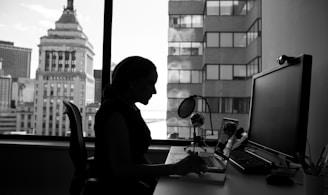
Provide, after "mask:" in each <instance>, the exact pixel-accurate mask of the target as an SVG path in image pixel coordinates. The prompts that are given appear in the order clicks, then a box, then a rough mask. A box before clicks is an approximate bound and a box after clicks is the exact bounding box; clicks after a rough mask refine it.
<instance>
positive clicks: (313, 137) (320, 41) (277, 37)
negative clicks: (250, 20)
mask: <svg viewBox="0 0 328 195" xmlns="http://www.w3.org/2000/svg"><path fill="white" fill-rule="evenodd" d="M327 8H328V1H326V0H314V1H309V0H262V35H263V36H262V41H263V45H262V55H263V58H262V60H263V61H262V62H263V69H265V68H268V67H269V66H270V65H274V64H276V58H277V57H279V56H280V55H282V54H285V55H289V56H299V55H300V54H303V53H305V54H310V55H312V56H313V61H312V81H311V95H310V96H311V97H310V98H311V99H310V109H309V123H308V140H309V143H310V146H311V153H312V155H313V156H314V159H317V157H318V155H319V153H320V151H321V148H322V147H323V146H324V145H325V144H327V143H328V131H327V121H328V87H327V84H328V55H327V51H328V49H327V43H328V22H327V18H328V12H327Z"/></svg>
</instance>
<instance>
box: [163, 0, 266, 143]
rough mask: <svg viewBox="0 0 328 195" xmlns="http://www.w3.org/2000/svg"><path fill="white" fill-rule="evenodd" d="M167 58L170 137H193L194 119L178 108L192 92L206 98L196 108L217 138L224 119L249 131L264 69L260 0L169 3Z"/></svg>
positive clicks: (205, 125) (176, 1)
mask: <svg viewBox="0 0 328 195" xmlns="http://www.w3.org/2000/svg"><path fill="white" fill-rule="evenodd" d="M167 60H168V65H167V68H168V84H167V98H168V105H167V126H168V130H167V134H168V135H175V137H178V138H184V139H188V138H191V137H192V130H193V127H192V125H191V123H190V118H185V119H182V118H180V117H179V116H178V114H177V111H178V108H179V105H180V103H181V102H182V101H183V100H184V99H185V98H188V97H190V96H193V95H197V96H201V97H204V98H196V108H195V109H194V111H195V112H199V113H201V114H203V115H204V116H205V119H206V120H205V124H204V126H203V128H204V129H205V130H208V131H210V130H212V127H213V130H214V137H215V136H217V132H218V130H219V128H220V124H221V121H222V118H223V117H229V118H235V119H238V120H239V127H243V128H244V129H246V128H247V126H248V113H249V106H250V96H251V78H252V76H253V75H254V74H256V73H258V72H260V71H261V1H260V0H190V1H178V0H174V1H173V0H171V1H169V33H168V59H167ZM210 119H212V120H210ZM211 123H212V125H211Z"/></svg>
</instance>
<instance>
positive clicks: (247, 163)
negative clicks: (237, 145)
mask: <svg viewBox="0 0 328 195" xmlns="http://www.w3.org/2000/svg"><path fill="white" fill-rule="evenodd" d="M229 160H230V162H231V164H232V165H234V166H235V167H237V168H238V169H239V170H240V171H241V172H243V173H264V174H267V173H269V172H270V170H271V168H272V166H271V164H270V163H269V162H267V161H265V160H263V159H261V158H259V157H257V156H255V155H253V154H250V153H249V152H247V151H245V150H244V149H238V150H232V151H231V152H230V157H229Z"/></svg>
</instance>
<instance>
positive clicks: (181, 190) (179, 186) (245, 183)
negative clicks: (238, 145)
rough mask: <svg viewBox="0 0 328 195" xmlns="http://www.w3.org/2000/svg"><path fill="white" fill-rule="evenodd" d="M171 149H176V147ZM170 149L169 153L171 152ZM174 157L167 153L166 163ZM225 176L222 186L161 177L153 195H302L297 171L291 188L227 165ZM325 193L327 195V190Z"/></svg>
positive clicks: (301, 178) (301, 181)
mask: <svg viewBox="0 0 328 195" xmlns="http://www.w3.org/2000/svg"><path fill="white" fill-rule="evenodd" d="M172 148H173V149H177V148H176V146H174V147H172ZM172 148H171V150H170V151H172ZM182 148H183V147H182ZM171 155H173V157H172V156H171ZM174 155H177V153H174V152H171V153H169V155H168V158H167V161H166V162H168V161H170V160H169V159H172V158H174V159H176V158H177V156H175V157H174ZM205 174H206V173H205ZM225 174H226V178H225V182H224V183H223V184H213V183H204V182H195V181H193V182H190V181H185V180H181V179H179V178H176V177H161V178H160V180H159V182H158V184H157V186H156V189H155V192H154V195H181V194H188V195H199V194H206V195H211V194H215V195H218V194H224V195H240V194H242V195H257V194H259V195H262V194H265V195H277V194H279V195H294V194H295V195H302V194H303V191H304V190H303V184H302V183H303V177H302V171H301V170H298V171H297V174H296V176H295V177H294V178H293V180H294V183H295V184H294V185H292V186H275V185H270V184H268V183H267V182H266V180H265V175H263V174H260V175H259V174H243V173H242V172H240V171H239V170H238V169H236V168H235V167H233V166H231V165H228V167H227V170H226V172H225ZM325 192H326V194H328V193H327V190H326V191H325Z"/></svg>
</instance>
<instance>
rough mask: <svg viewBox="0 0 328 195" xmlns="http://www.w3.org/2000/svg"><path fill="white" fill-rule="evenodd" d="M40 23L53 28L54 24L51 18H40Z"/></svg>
mask: <svg viewBox="0 0 328 195" xmlns="http://www.w3.org/2000/svg"><path fill="white" fill-rule="evenodd" d="M39 24H40V26H41V27H45V28H46V29H48V28H51V27H52V26H54V23H53V22H51V21H49V20H40V21H39Z"/></svg>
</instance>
